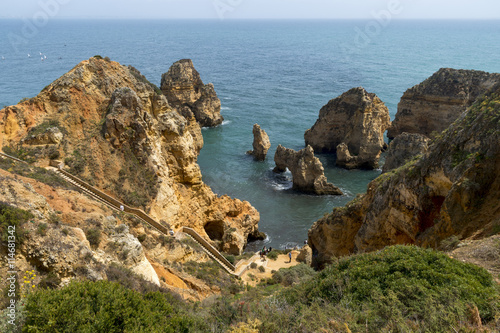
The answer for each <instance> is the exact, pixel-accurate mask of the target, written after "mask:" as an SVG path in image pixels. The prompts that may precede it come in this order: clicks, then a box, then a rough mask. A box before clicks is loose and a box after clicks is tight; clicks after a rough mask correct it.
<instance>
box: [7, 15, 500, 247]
mask: <svg viewBox="0 0 500 333" xmlns="http://www.w3.org/2000/svg"><path fill="white" fill-rule="evenodd" d="M25 24H26V23H25V22H22V21H10V20H3V21H2V20H0V78H1V80H0V106H3V105H11V104H16V103H17V102H18V101H19V100H20V99H21V98H23V97H31V96H35V95H36V94H38V92H39V91H40V90H41V89H42V88H43V87H45V86H46V85H47V84H49V83H51V82H52V81H54V80H55V79H57V78H58V77H59V76H61V75H62V74H64V73H66V72H67V71H68V70H70V69H71V68H73V67H74V66H75V65H76V64H77V63H78V62H80V61H81V60H84V59H88V58H89V57H91V56H94V55H96V54H100V55H102V56H108V57H110V58H111V59H112V60H116V61H119V62H121V63H122V64H125V65H129V64H130V65H133V66H134V67H136V68H138V69H139V70H140V71H141V72H142V73H143V74H144V75H146V77H147V78H148V79H149V80H150V81H152V82H154V83H156V84H158V85H159V83H160V77H161V74H162V73H164V72H166V71H167V70H168V68H169V67H170V65H171V64H172V63H173V62H175V61H177V60H179V59H182V58H191V59H193V62H194V64H195V67H196V68H197V69H198V71H199V72H200V73H201V76H202V79H203V80H204V82H205V83H208V82H213V83H214V85H215V88H216V91H217V93H218V95H219V97H220V98H221V101H222V114H223V116H224V118H225V119H226V121H225V122H224V124H223V125H222V126H220V127H217V128H213V129H204V130H203V136H204V139H205V146H204V148H203V150H202V152H201V155H200V157H199V164H200V166H201V169H202V173H203V179H204V181H205V182H206V183H207V184H208V185H210V186H211V187H212V188H213V190H214V191H215V192H216V193H219V194H228V195H230V196H232V197H236V198H240V199H242V200H248V201H250V203H251V204H252V205H254V206H255V207H256V208H257V209H258V210H259V212H260V213H261V222H260V229H261V230H262V231H264V232H266V234H267V235H268V239H267V240H266V241H265V242H266V245H268V246H273V247H285V246H293V245H295V244H302V243H303V241H304V239H306V238H307V230H308V229H309V227H310V226H311V224H312V223H313V222H314V221H316V220H317V219H318V218H319V217H321V216H323V214H325V213H328V212H330V211H331V210H332V208H333V207H335V206H339V205H344V204H345V203H346V202H348V201H349V200H351V199H352V198H353V196H355V195H356V194H357V193H361V192H364V191H365V190H366V185H367V183H368V182H369V181H370V180H372V179H374V178H375V177H376V176H377V175H378V174H379V172H380V171H377V170H375V171H359V170H357V171H346V170H342V169H338V168H336V167H335V161H334V159H333V158H332V157H331V156H327V155H320V156H319V157H320V159H321V160H322V162H323V165H324V167H325V173H326V175H327V177H328V179H329V181H331V182H333V183H334V184H336V185H337V186H339V187H340V188H341V189H342V190H343V191H344V192H345V193H346V195H344V196H341V197H334V196H326V197H317V196H310V195H303V194H300V193H296V192H294V191H292V190H291V189H290V187H291V182H290V175H289V174H285V175H275V174H273V173H272V171H271V170H272V168H273V167H274V163H273V156H274V150H275V149H276V147H277V145H278V144H282V145H284V146H286V147H289V148H293V149H301V148H303V147H304V139H303V134H304V131H305V130H306V129H308V128H309V127H311V126H312V125H313V124H314V122H315V120H316V118H317V116H318V111H319V109H320V108H321V106H323V105H324V104H326V103H327V102H328V100H330V99H331V98H334V97H337V96H338V95H340V94H341V93H343V92H345V91H347V90H349V89H350V88H352V87H356V86H363V87H365V88H366V89H367V90H368V91H369V92H374V93H376V94H377V95H378V96H379V97H380V98H381V99H382V100H383V101H384V102H385V103H386V104H387V106H388V107H389V110H390V113H391V116H392V118H394V114H395V113H396V107H397V103H398V101H399V98H400V97H401V95H402V94H403V93H404V91H405V90H406V89H408V88H410V87H411V86H413V85H415V84H417V83H419V82H421V81H423V80H424V79H425V78H427V77H429V76H430V75H432V74H433V73H434V72H435V71H437V70H438V69H439V68H441V67H452V68H464V69H477V70H484V71H489V72H500V62H499V61H498V55H499V54H500V43H498V41H499V40H500V38H499V37H500V22H499V21H483V22H479V21H442V22H439V21H394V22H391V23H390V24H389V25H388V26H387V27H386V28H383V29H380V31H379V32H378V33H377V34H376V35H373V34H372V35H369V36H367V37H365V38H364V39H360V38H359V36H357V35H356V31H357V30H355V29H356V28H358V29H361V30H364V29H365V27H366V26H367V22H364V21H58V20H53V21H50V22H49V23H48V25H46V26H45V27H42V28H40V29H37V31H34V32H31V33H30V34H27V33H26V27H25ZM40 52H41V53H42V54H43V55H45V56H46V57H47V59H44V61H41V59H40V55H39V53H40ZM28 53H29V54H30V55H31V57H30V58H28V56H27V55H28ZM1 57H4V58H5V59H4V60H1ZM254 123H259V124H260V125H261V127H262V128H263V129H265V130H266V131H267V133H268V134H269V137H270V139H271V143H272V147H271V150H270V152H269V155H268V159H267V161H265V162H260V163H257V162H254V161H253V160H252V158H251V157H249V156H247V155H245V152H246V151H247V150H249V149H251V147H252V140H253V137H252V126H253V124H254ZM261 245H262V243H260V242H258V243H257V244H253V245H251V246H250V247H251V248H257V247H260V246H261Z"/></svg>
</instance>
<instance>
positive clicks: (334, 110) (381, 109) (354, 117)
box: [304, 87, 390, 169]
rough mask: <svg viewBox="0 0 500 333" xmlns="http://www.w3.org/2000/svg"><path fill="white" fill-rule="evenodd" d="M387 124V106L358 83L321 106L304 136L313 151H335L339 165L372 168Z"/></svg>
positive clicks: (380, 147) (380, 148)
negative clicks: (314, 121)
mask: <svg viewBox="0 0 500 333" xmlns="http://www.w3.org/2000/svg"><path fill="white" fill-rule="evenodd" d="M389 125H390V117H389V110H388V109H387V107H386V106H385V104H384V103H383V102H382V101H381V100H380V98H378V97H377V96H376V95H375V94H372V93H368V92H367V91H366V90H365V89H363V88H361V87H360V88H353V89H351V90H349V91H348V92H346V93H344V94H342V95H341V96H339V97H337V98H335V99H332V100H330V101H329V102H328V104H326V105H325V106H323V107H322V108H321V110H320V111H319V118H318V120H317V121H316V123H315V124H314V126H313V127H312V128H310V129H308V130H307V131H306V132H305V134H304V138H305V141H306V145H311V146H312V147H313V148H314V151H316V152H334V153H335V152H336V153H337V158H338V159H337V164H338V165H339V166H342V167H345V168H349V169H352V168H368V169H373V168H376V167H377V166H378V159H379V157H380V153H381V151H382V149H383V148H384V146H385V143H384V132H385V130H386V129H387V128H388V127H389ZM339 145H340V146H339Z"/></svg>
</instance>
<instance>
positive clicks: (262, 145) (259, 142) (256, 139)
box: [248, 124, 271, 161]
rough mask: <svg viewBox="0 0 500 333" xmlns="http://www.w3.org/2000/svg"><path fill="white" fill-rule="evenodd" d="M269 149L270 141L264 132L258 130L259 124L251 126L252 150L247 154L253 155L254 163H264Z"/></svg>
mask: <svg viewBox="0 0 500 333" xmlns="http://www.w3.org/2000/svg"><path fill="white" fill-rule="evenodd" d="M269 148H271V141H269V136H268V135H267V133H266V131H264V130H263V129H261V128H260V126H259V124H254V125H253V150H251V151H249V152H248V154H250V155H253V158H254V159H255V160H256V161H264V160H265V159H266V156H267V151H268V150H269Z"/></svg>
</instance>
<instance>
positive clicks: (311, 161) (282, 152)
mask: <svg viewBox="0 0 500 333" xmlns="http://www.w3.org/2000/svg"><path fill="white" fill-rule="evenodd" d="M274 162H275V163H276V167H275V168H274V172H285V171H286V169H287V168H288V169H289V170H290V172H291V173H292V177H293V188H294V189H295V190H298V191H301V192H305V193H313V194H318V195H326V194H333V195H342V191H341V190H340V189H339V188H338V187H336V186H335V185H333V184H331V183H328V181H327V179H326V177H325V173H324V169H323V165H322V164H321V161H320V160H319V158H317V157H315V156H314V150H313V149H312V147H311V146H307V147H306V148H304V149H302V150H299V151H295V150H293V149H289V148H285V147H283V146H282V145H279V146H278V148H277V149H276V153H275V155H274Z"/></svg>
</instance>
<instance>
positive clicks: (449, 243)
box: [439, 235, 460, 251]
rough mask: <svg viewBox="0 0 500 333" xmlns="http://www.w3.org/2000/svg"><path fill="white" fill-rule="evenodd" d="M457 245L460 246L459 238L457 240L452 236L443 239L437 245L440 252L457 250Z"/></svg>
mask: <svg viewBox="0 0 500 333" xmlns="http://www.w3.org/2000/svg"><path fill="white" fill-rule="evenodd" d="M458 244H460V238H458V237H457V236H456V235H453V236H450V237H448V238H446V239H443V240H442V241H441V244H440V245H439V249H440V250H442V251H453V250H454V249H456V248H457V246H458Z"/></svg>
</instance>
